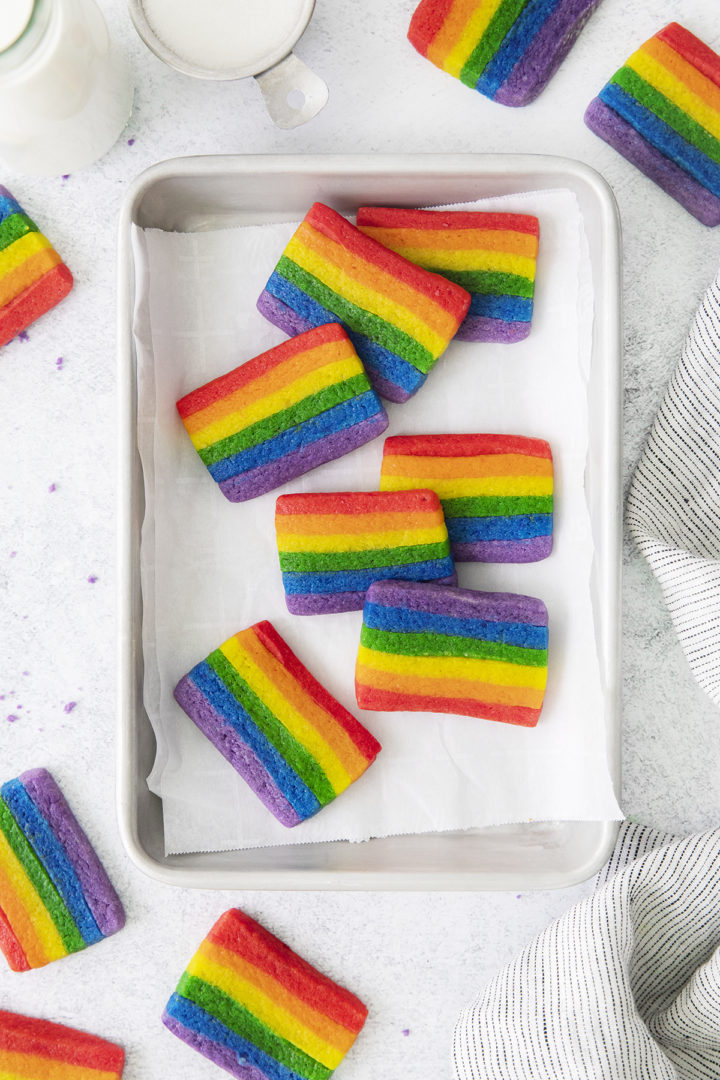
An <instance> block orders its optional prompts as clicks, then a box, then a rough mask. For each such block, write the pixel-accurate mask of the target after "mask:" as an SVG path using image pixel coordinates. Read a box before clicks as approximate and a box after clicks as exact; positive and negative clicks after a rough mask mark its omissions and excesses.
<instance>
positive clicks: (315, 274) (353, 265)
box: [258, 203, 470, 401]
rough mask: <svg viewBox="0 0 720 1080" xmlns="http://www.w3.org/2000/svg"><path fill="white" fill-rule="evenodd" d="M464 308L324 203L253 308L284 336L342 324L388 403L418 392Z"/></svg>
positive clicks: (440, 282)
mask: <svg viewBox="0 0 720 1080" xmlns="http://www.w3.org/2000/svg"><path fill="white" fill-rule="evenodd" d="M469 304H470V297H469V295H468V294H467V293H466V292H465V290H464V289H461V288H460V286H459V285H454V284H453V283H452V282H450V281H446V280H445V278H442V277H439V276H438V275H437V274H431V273H430V272H429V271H427V270H423V269H422V268H421V267H419V266H414V265H413V263H411V262H408V260H407V259H403V258H402V256H400V255H396V254H395V252H394V251H389V250H388V249H387V248H384V247H383V246H382V244H378V243H377V241H375V240H372V239H370V237H368V236H364V235H363V234H362V233H361V232H360V231H359V230H358V229H356V228H355V226H354V225H351V224H350V222H349V221H346V220H345V218H344V217H341V216H340V214H336V213H335V211H334V210H331V209H330V208H329V207H328V206H323V204H322V203H315V204H314V206H312V207H311V208H310V210H309V211H308V213H307V215H306V217H305V220H304V221H303V222H301V224H300V226H299V228H298V229H297V231H296V232H295V234H294V235H293V237H292V239H291V241H290V243H289V244H288V246H287V247H286V248H285V251H284V253H283V255H282V258H281V259H280V261H279V262H278V264H277V266H276V267H275V270H274V271H273V273H272V275H271V277H270V280H269V281H268V283H267V285H266V286H265V290H264V292H263V293H262V294H261V296H260V299H259V300H258V308H259V310H260V311H261V312H262V314H263V315H264V316H265V318H266V319H269V320H270V322H272V323H275V325H276V326H279V327H280V329H281V330H284V331H285V333H286V334H291V335H292V334H299V333H301V332H302V331H303V330H309V329H311V327H313V326H321V325H322V324H323V323H328V322H341V323H342V324H343V326H344V327H345V329H346V330H347V332H348V334H349V335H350V338H351V340H352V342H353V344H354V346H355V348H356V349H357V353H358V356H359V357H360V359H361V360H362V362H363V363H364V365H365V367H366V369H367V373H368V376H369V378H370V381H371V382H372V384H373V385H374V387H375V389H376V390H377V391H378V393H380V394H382V395H383V397H386V398H388V399H389V400H390V401H407V399H408V398H409V397H411V396H412V395H413V394H414V393H415V391H416V390H419V389H420V387H421V386H422V384H423V383H424V382H425V379H426V378H427V375H428V372H429V371H430V370H431V368H432V367H433V366H434V364H435V361H436V360H437V359H438V357H439V356H440V355H441V353H443V352H444V351H445V349H446V348H447V345H448V342H449V341H450V339H451V338H452V337H454V335H455V334H456V333H457V330H458V327H459V326H460V323H461V322H462V321H463V319H464V317H465V314H466V312H467V309H468V305H469Z"/></svg>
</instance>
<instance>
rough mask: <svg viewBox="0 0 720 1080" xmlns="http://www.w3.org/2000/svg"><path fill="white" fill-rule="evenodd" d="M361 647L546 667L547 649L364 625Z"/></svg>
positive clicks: (361, 633)
mask: <svg viewBox="0 0 720 1080" xmlns="http://www.w3.org/2000/svg"><path fill="white" fill-rule="evenodd" d="M360 644H361V645H365V646H366V647H367V648H368V649H375V651H376V652H384V653H390V654H397V655H400V656H467V657H472V658H473V659H475V660H504V661H506V662H507V663H508V664H526V665H528V666H529V667H546V666H547V659H548V654H547V649H523V648H522V647H521V646H519V645H505V644H504V643H503V642H501V641H482V640H480V639H479V638H470V637H450V636H448V635H447V634H432V633H429V632H428V633H420V634H401V633H397V632H395V631H394V630H376V629H374V628H372V627H370V626H365V625H363V628H362V630H361V631H360Z"/></svg>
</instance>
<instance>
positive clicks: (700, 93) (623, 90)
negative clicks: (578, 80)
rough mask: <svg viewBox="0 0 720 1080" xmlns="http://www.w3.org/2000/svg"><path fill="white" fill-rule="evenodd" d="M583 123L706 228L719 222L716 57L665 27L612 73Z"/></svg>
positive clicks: (679, 30) (719, 76)
mask: <svg viewBox="0 0 720 1080" xmlns="http://www.w3.org/2000/svg"><path fill="white" fill-rule="evenodd" d="M585 123H586V124H587V126H588V127H589V128H590V130H591V131H594V132H595V134H596V135H599V136H600V138H601V139H604V140H605V142H607V143H609V144H610V146H612V147H614V148H615V149H616V150H618V151H619V152H620V153H621V154H622V155H623V157H625V158H627V160H628V161H630V162H632V164H633V165H636V166H637V168H638V169H640V170H641V172H644V173H645V175H646V176H649V177H650V179H651V180H654V181H655V183H656V184H658V186H659V187H661V188H662V189H663V191H666V192H667V193H668V195H672V197H673V198H674V199H676V200H677V201H678V202H679V203H680V204H681V206H684V207H685V209H686V210H689V211H690V213H691V214H693V215H694V216H695V217H696V218H697V219H698V220H699V221H702V222H703V224H704V225H718V224H720V56H718V55H717V53H715V52H713V51H712V49H710V48H708V46H707V45H705V44H704V43H703V42H702V41H700V39H699V38H696V37H695V36H694V34H691V33H690V32H689V31H688V30H685V29H684V28H683V27H682V26H680V25H678V23H670V24H669V25H668V26H666V27H665V28H664V29H663V30H660V31H659V33H657V34H655V36H654V37H651V38H650V40H649V41H646V42H645V44H644V45H642V46H641V47H640V48H639V49H638V50H637V52H634V53H633V54H632V56H631V57H630V59H629V60H627V61H626V63H625V66H624V67H621V68H620V70H619V71H616V72H615V74H614V75H613V77H612V79H611V80H610V82H609V83H607V84H606V85H605V86H604V87H603V88H602V90H601V91H600V93H599V94H598V96H597V97H596V98H595V99H594V100H593V101H592V102H591V103H590V105H589V106H588V109H587V112H586V113H585Z"/></svg>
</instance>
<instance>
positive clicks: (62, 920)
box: [0, 799, 85, 953]
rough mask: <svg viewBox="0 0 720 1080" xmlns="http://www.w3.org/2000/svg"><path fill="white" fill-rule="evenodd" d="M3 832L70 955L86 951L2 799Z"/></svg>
mask: <svg viewBox="0 0 720 1080" xmlns="http://www.w3.org/2000/svg"><path fill="white" fill-rule="evenodd" d="M0 829H2V831H3V833H4V835H5V839H6V840H7V842H8V844H9V845H10V847H11V848H12V850H13V852H14V853H15V855H16V857H17V859H18V862H19V863H20V865H21V866H22V867H23V869H24V871H25V873H26V874H27V876H28V878H29V879H30V881H31V883H32V887H33V888H34V890H35V892H36V893H37V894H38V896H39V898H40V900H41V901H42V903H43V905H44V906H45V908H46V910H47V912H48V915H49V916H50V918H51V919H52V921H53V922H54V924H55V926H56V928H57V931H58V933H59V935H60V937H61V939H62V943H63V945H64V946H65V948H66V949H67V951H68V952H71V953H72V952H79V951H80V949H84V948H85V942H84V940H83V936H82V934H81V933H80V931H79V930H78V928H77V926H76V924H75V920H74V919H73V917H72V915H71V913H70V912H69V911H68V909H67V907H66V905H65V901H64V900H63V899H62V897H61V896H60V893H59V892H58V891H57V889H56V888H55V886H54V885H53V882H52V880H51V878H50V877H49V875H48V873H47V871H46V870H45V867H44V866H43V864H42V863H41V862H40V860H39V859H38V857H37V855H36V854H35V851H34V850H33V848H32V845H31V844H30V842H29V840H28V839H27V837H26V836H25V834H24V833H23V831H22V830H21V828H20V826H19V825H18V823H17V822H16V821H15V818H14V817H13V816H12V813H11V811H10V808H9V806H8V805H7V803H6V802H5V801H4V799H0Z"/></svg>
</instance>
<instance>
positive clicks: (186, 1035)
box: [162, 1010, 267, 1080]
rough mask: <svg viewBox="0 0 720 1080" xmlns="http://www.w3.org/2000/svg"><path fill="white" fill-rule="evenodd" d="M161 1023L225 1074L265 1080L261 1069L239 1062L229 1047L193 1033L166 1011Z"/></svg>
mask: <svg viewBox="0 0 720 1080" xmlns="http://www.w3.org/2000/svg"><path fill="white" fill-rule="evenodd" d="M162 1022H163V1024H164V1025H165V1027H166V1028H167V1029H168V1031H172V1033H173V1035H177V1037H178V1039H182V1041H183V1042H184V1043H187V1045H188V1046H191V1047H192V1048H193V1050H197V1051H198V1053H199V1054H202V1055H203V1057H206V1058H209V1059H210V1061H213V1062H214V1063H215V1064H216V1065H219V1066H220V1068H221V1069H225V1071H226V1072H229V1073H230V1074H231V1075H232V1076H235V1077H237V1080H267V1076H266V1075H265V1073H264V1072H263V1071H262V1070H261V1069H257V1068H255V1066H254V1065H251V1064H250V1062H248V1061H246V1062H243V1061H241V1060H240V1058H238V1055H237V1054H236V1053H235V1051H234V1050H231V1049H230V1047H229V1046H223V1045H222V1043H219V1042H215V1041H214V1040H213V1039H210V1038H208V1037H207V1035H201V1034H200V1032H199V1031H193V1030H192V1029H191V1028H187V1027H185V1025H184V1024H181V1023H180V1021H179V1020H176V1019H175V1017H174V1016H170V1014H169V1013H168V1012H167V1010H165V1011H164V1012H163V1015H162Z"/></svg>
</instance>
